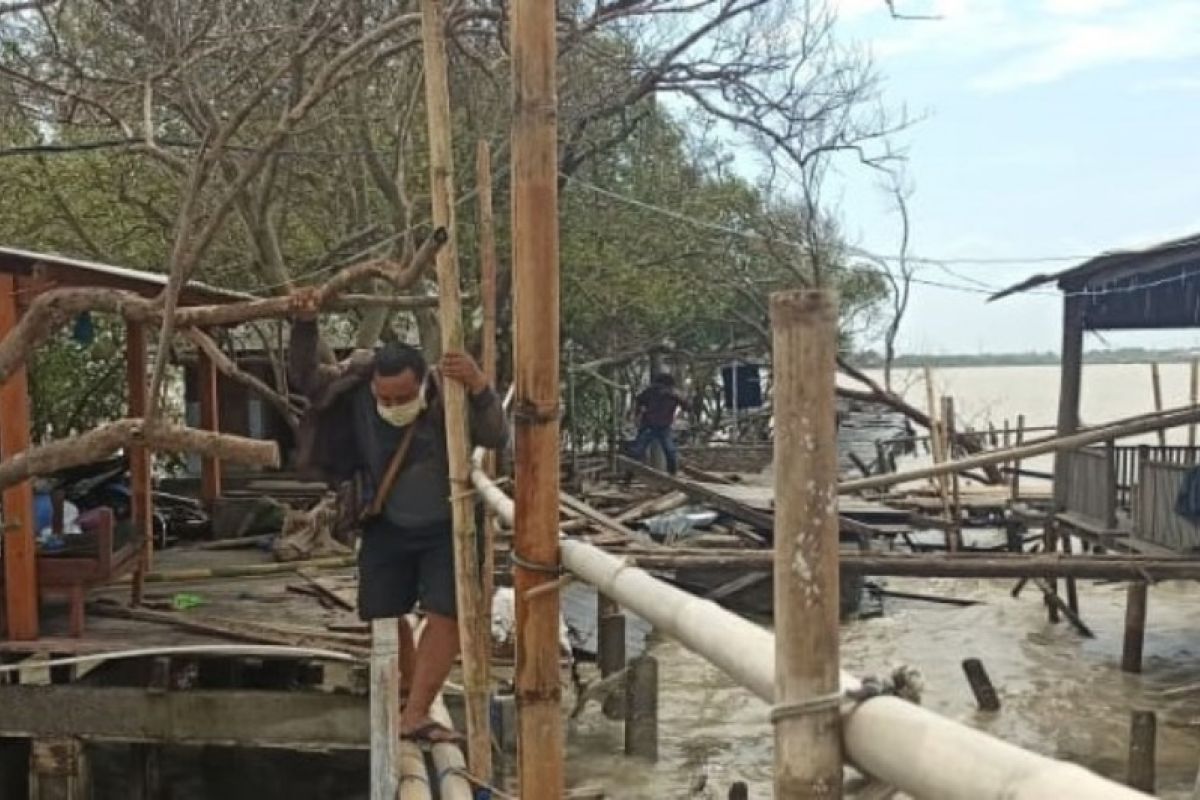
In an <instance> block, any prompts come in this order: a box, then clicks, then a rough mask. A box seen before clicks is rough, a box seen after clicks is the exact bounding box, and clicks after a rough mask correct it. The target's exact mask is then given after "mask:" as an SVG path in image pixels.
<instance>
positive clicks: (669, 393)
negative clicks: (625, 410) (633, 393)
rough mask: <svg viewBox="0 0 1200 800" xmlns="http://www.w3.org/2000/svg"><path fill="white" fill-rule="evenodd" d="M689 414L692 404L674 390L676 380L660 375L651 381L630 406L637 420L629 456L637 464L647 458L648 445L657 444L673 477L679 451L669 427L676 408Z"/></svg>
mask: <svg viewBox="0 0 1200 800" xmlns="http://www.w3.org/2000/svg"><path fill="white" fill-rule="evenodd" d="M681 408H682V409H683V410H684V411H688V410H690V409H691V405H690V404H689V403H688V401H687V399H686V398H684V396H683V395H682V394H680V392H679V391H678V390H677V389H676V388H675V378H674V377H672V376H671V375H670V374H668V373H666V372H660V373H658V374H657V375H655V376H654V377H653V378H651V379H650V385H649V386H648V387H646V388H645V389H643V390H642V393H641V394H639V395H638V396H637V398H636V399H635V400H634V403H633V414H634V416H635V417H636V419H637V425H638V432H637V438H636V439H634V441H633V445H632V446H631V447H630V455H631V456H632V457H633V458H635V459H637V460H638V461H644V460H645V459H646V452H647V450H649V448H650V445H651V444H652V443H654V442H658V444H659V446H660V447H662V451H663V457H664V458H665V459H666V462H667V472H669V473H670V474H672V475H674V474H675V473H676V472H677V471H678V470H679V450H678V448H676V446H675V436H674V433H673V432H672V430H671V426H672V425H674V424H675V414H676V413H677V412H678V411H679V409H681Z"/></svg>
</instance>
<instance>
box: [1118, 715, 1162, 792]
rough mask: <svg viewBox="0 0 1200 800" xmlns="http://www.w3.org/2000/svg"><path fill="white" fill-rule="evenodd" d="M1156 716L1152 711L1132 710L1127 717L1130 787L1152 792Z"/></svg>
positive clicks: (1156, 728)
mask: <svg viewBox="0 0 1200 800" xmlns="http://www.w3.org/2000/svg"><path fill="white" fill-rule="evenodd" d="M1157 740H1158V717H1157V716H1156V715H1155V713H1154V712H1153V711H1134V712H1133V713H1132V714H1131V715H1130V718H1129V772H1128V774H1127V778H1126V783H1128V784H1129V787H1130V788H1131V789H1137V790H1138V791H1140V792H1145V793H1146V794H1150V795H1153V794H1154V784H1155V783H1156V781H1155V774H1154V773H1155V763H1154V762H1155V757H1156V755H1157V750H1158V747H1157V745H1158V741H1157Z"/></svg>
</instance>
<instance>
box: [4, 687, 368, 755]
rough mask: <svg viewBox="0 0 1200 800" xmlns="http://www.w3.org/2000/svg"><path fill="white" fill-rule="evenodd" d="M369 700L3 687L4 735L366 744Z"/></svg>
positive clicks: (278, 694) (307, 694)
mask: <svg viewBox="0 0 1200 800" xmlns="http://www.w3.org/2000/svg"><path fill="white" fill-rule="evenodd" d="M368 730H369V726H368V714H367V702H366V699H365V698H362V697H354V696H351V695H346V694H329V693H323V692H260V691H245V690H204V689H197V690H190V691H186V692H166V693H159V694H151V693H149V692H147V691H146V690H145V689H140V688H116V687H98V686H78V685H72V684H62V685H57V686H4V687H0V736H5V737H8V736H13V737H39V736H74V737H78V738H81V739H85V740H95V741H117V742H151V743H171V744H187V745H214V746H230V747H283V748H292V749H310V748H317V749H323V748H344V749H354V750H363V749H366V747H367V746H368Z"/></svg>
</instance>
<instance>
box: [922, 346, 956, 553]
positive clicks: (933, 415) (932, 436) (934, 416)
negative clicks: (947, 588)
mask: <svg viewBox="0 0 1200 800" xmlns="http://www.w3.org/2000/svg"><path fill="white" fill-rule="evenodd" d="M925 395H926V399H927V401H928V403H929V452H930V454H931V455H932V456H933V463H934V464H940V463H942V462H943V461H945V460H946V453H945V450H943V438H942V421H941V420H940V419H939V414H938V404H937V395H936V393H935V392H934V390H933V370H932V369H930V368H929V367H928V366H926V367H925ZM933 485H934V488H936V489H937V492H938V496H939V497H940V498H941V500H942V517H943V518H944V519H945V520H946V522H948V523H951V522H953V521H954V517H953V514H952V512H951V510H950V492H949V489H948V487H947V484H946V476H945V475H938V476H937V477H935V478H934V479H933ZM946 549H947V550H954V535H953V532H952V531H951V530H950V529H949V528H947V529H946Z"/></svg>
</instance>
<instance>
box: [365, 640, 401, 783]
mask: <svg viewBox="0 0 1200 800" xmlns="http://www.w3.org/2000/svg"><path fill="white" fill-rule="evenodd" d="M399 628H400V621H399V620H397V619H394V618H389V619H377V620H374V621H373V622H372V623H371V800H396V797H397V792H398V791H399V789H400V632H399Z"/></svg>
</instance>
